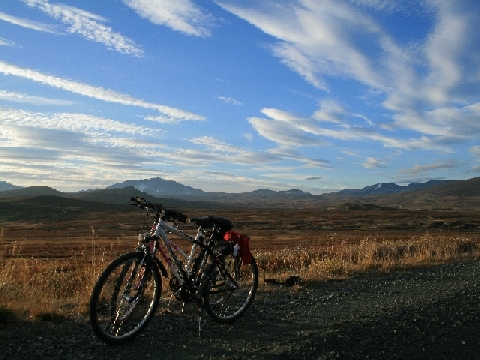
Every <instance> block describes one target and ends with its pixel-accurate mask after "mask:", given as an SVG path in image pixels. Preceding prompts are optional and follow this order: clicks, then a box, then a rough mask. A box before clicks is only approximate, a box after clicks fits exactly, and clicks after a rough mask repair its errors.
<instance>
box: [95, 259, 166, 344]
mask: <svg viewBox="0 0 480 360" xmlns="http://www.w3.org/2000/svg"><path fill="white" fill-rule="evenodd" d="M142 259H143V254H142V253H139V252H132V253H128V254H125V255H122V256H120V257H118V258H117V259H115V260H114V261H113V262H112V263H111V264H110V265H109V266H107V268H106V269H105V270H104V272H103V273H102V274H101V275H100V277H99V279H98V281H97V283H96V284H95V287H94V288H93V292H92V295H91V297H90V323H91V325H92V328H93V331H94V333H95V334H96V335H97V336H98V337H99V338H100V339H101V340H102V341H103V342H105V343H108V344H122V343H124V342H126V341H128V340H130V339H132V338H134V337H135V336H136V335H138V334H139V333H140V331H142V330H143V329H144V328H145V326H147V324H148V322H149V321H150V320H151V318H152V317H153V315H154V314H155V311H156V309H157V306H158V301H159V298H160V293H161V290H162V280H161V278H160V274H159V271H158V268H157V266H155V265H154V264H153V263H152V264H151V265H145V264H142Z"/></svg>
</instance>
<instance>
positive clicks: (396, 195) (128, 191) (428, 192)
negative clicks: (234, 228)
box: [0, 177, 480, 209]
mask: <svg viewBox="0 0 480 360" xmlns="http://www.w3.org/2000/svg"><path fill="white" fill-rule="evenodd" d="M0 186H1V187H0V199H2V198H3V199H6V198H27V197H38V196H41V197H48V198H49V199H50V200H51V199H52V198H53V197H56V198H58V197H63V198H72V199H77V200H82V201H85V202H92V203H95V202H97V203H98V202H100V203H104V204H126V203H128V202H129V200H130V197H132V196H140V197H143V198H146V199H148V200H149V201H151V202H155V203H158V202H161V203H162V205H164V206H166V207H196V208H204V209H205V208H211V207H222V208H223V207H231V206H235V207H242V208H254V207H255V208H265V207H272V206H273V207H278V206H283V207H286V206H288V207H290V208H292V207H293V208H306V207H316V208H318V207H319V206H320V207H323V208H328V207H330V206H337V205H338V204H341V203H342V202H352V201H353V202H357V203H367V204H370V203H371V204H377V205H379V206H387V207H391V206H393V207H405V208H437V207H440V208H446V207H455V208H467V207H468V208H477V207H480V205H479V204H480V177H477V178H472V179H469V180H442V181H428V182H426V183H421V184H409V185H406V186H400V185H397V184H395V183H378V184H374V185H371V186H366V187H364V188H363V189H345V190H340V191H337V192H330V193H324V194H321V195H312V194H310V193H308V192H304V191H302V190H299V189H290V190H286V191H274V190H270V189H258V190H254V191H251V192H243V193H223V192H205V191H202V190H200V189H195V188H192V187H190V186H185V185H182V184H180V183H178V182H175V181H173V180H164V179H161V178H158V177H157V178H152V179H144V180H127V181H125V182H123V183H116V184H113V185H111V186H108V187H107V188H105V189H95V190H86V191H79V192H75V193H63V192H60V191H58V190H55V189H53V188H50V187H48V186H30V187H25V188H21V187H19V186H15V185H13V184H9V183H6V182H5V181H4V182H0ZM2 189H6V190H2Z"/></svg>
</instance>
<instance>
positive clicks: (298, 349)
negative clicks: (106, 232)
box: [0, 261, 480, 360]
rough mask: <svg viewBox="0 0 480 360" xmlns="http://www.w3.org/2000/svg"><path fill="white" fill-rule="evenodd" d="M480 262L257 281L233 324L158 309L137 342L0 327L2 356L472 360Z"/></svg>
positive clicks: (84, 326) (84, 332)
mask: <svg viewBox="0 0 480 360" xmlns="http://www.w3.org/2000/svg"><path fill="white" fill-rule="evenodd" d="M479 276H480V261H472V262H462V263H450V264H443V265H439V266H435V267H428V268H427V267H425V268H416V269H409V270H401V271H394V272H391V273H389V274H373V275H372V274H370V275H359V276H355V277H353V278H351V279H347V280H344V281H332V282H324V283H320V284H307V285H305V286H303V287H301V288H300V289H294V288H291V287H284V286H278V285H264V284H261V285H260V286H259V290H258V292H257V296H256V299H255V301H254V304H253V306H252V308H251V309H249V311H248V312H247V313H246V314H245V315H244V316H243V317H242V318H241V319H240V320H238V321H237V322H236V323H235V324H234V325H218V324H216V323H214V322H213V321H212V320H210V319H209V318H208V317H207V315H206V314H205V313H203V324H202V325H203V332H202V336H201V337H199V336H198V325H197V318H196V308H195V306H193V305H192V306H189V307H188V306H187V309H186V313H184V314H178V313H169V314H158V315H157V316H155V318H154V319H153V320H152V322H151V323H150V324H149V326H148V327H147V329H146V330H145V331H144V332H143V333H142V334H141V335H140V336H139V337H138V338H137V339H135V340H133V341H132V342H130V343H127V344H125V345H121V346H108V345H104V344H103V343H101V342H100V341H99V340H98V339H97V338H95V337H94V335H93V333H92V331H91V328H90V326H89V324H88V321H87V319H86V318H85V319H75V320H73V319H67V320H58V321H54V322H15V323H12V324H11V326H6V327H4V328H2V329H0V349H2V350H1V352H0V360H3V359H9V360H12V359H25V358H31V359H37V358H38V359H40V358H41V359H122V358H129V357H135V358H153V359H157V358H162V359H217V358H218V359H223V358H225V359H251V358H257V359H278V358H282V359H283V360H285V359H336V358H341V359H394V358H398V359H478V358H479V357H480V341H478V340H479V337H480V306H479V305H478V304H479V300H480V277H479Z"/></svg>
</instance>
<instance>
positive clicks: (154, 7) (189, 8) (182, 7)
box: [123, 0, 215, 37]
mask: <svg viewBox="0 0 480 360" xmlns="http://www.w3.org/2000/svg"><path fill="white" fill-rule="evenodd" d="M123 2H124V3H125V4H126V5H127V6H129V7H130V8H132V9H133V10H135V11H136V12H137V13H138V14H139V15H140V16H141V17H143V18H146V19H148V20H149V21H151V22H152V23H154V24H158V25H165V26H168V27H170V28H171V29H173V30H175V31H180V32H182V33H184V34H187V35H194V36H201V37H207V36H210V29H211V27H212V26H213V25H214V22H215V18H214V17H213V16H212V15H210V14H207V13H205V12H204V11H203V10H202V9H201V8H200V7H199V6H197V5H195V4H194V3H193V2H192V1H190V0H175V1H170V0H123Z"/></svg>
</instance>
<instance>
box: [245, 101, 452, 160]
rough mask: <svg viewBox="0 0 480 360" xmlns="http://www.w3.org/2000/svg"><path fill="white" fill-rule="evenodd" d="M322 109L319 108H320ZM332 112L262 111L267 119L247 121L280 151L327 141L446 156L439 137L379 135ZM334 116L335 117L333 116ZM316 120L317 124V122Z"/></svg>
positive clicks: (343, 113)
mask: <svg viewBox="0 0 480 360" xmlns="http://www.w3.org/2000/svg"><path fill="white" fill-rule="evenodd" d="M321 106H322V104H321ZM335 109H336V110H335V111H331V109H330V110H328V109H327V110H323V109H322V108H321V109H320V110H319V111H316V112H315V113H314V114H313V115H312V116H311V117H299V116H296V115H294V114H290V113H289V112H286V111H283V110H278V109H272V108H268V109H262V110H261V112H262V113H263V114H265V115H266V116H268V117H269V118H270V119H264V118H259V117H252V118H249V119H248V121H249V122H250V124H251V125H252V126H253V128H254V129H255V130H256V131H257V132H258V134H259V135H261V136H263V137H265V138H266V139H268V140H271V141H273V142H275V143H276V144H278V145H279V146H280V147H282V148H299V147H317V146H326V145H329V144H330V141H331V140H340V141H351V140H356V141H364V142H369V141H374V142H378V143H380V144H382V145H383V146H384V147H389V148H397V149H404V150H413V149H426V150H438V151H442V152H450V151H451V149H450V148H449V147H448V144H449V142H448V139H444V138H441V137H438V138H429V137H426V136H421V137H418V138H400V137H392V136H386V135H383V134H382V133H381V132H380V129H377V128H374V127H371V126H368V127H362V126H350V125H347V124H346V121H344V120H342V118H345V117H347V116H349V115H351V116H355V117H358V115H356V114H349V113H348V112H347V111H344V110H342V109H341V107H335ZM335 112H336V113H337V114H336V115H335ZM318 118H320V120H318Z"/></svg>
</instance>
